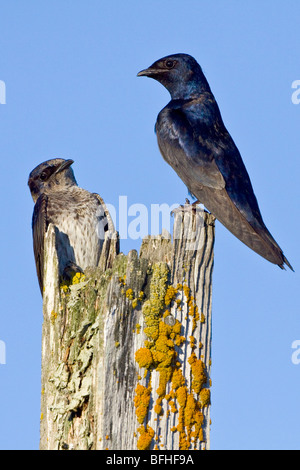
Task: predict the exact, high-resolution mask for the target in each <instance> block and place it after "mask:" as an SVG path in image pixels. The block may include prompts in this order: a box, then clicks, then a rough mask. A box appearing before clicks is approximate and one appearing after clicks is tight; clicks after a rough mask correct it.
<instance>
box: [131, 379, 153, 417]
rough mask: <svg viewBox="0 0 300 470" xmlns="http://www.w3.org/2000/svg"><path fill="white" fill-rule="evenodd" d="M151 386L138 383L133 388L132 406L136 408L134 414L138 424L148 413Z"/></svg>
mask: <svg viewBox="0 0 300 470" xmlns="http://www.w3.org/2000/svg"><path fill="white" fill-rule="evenodd" d="M150 395H151V387H144V386H143V385H140V384H138V385H137V387H136V389H135V397H134V406H135V408H136V410H135V414H136V417H137V420H138V422H139V423H140V424H142V423H143V422H144V419H145V417H146V415H147V413H148V407H149V403H150Z"/></svg>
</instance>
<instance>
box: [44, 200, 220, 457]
mask: <svg viewBox="0 0 300 470" xmlns="http://www.w3.org/2000/svg"><path fill="white" fill-rule="evenodd" d="M117 244H118V243H117V239H116V238H115V239H113V240H106V244H105V246H104V250H103V254H102V260H101V263H100V267H99V268H97V269H93V270H90V271H88V272H86V273H85V276H84V277H80V278H79V277H76V276H75V278H74V279H73V282H72V284H71V285H69V286H60V285H59V284H58V281H57V279H58V263H57V256H56V250H55V227H53V226H50V227H49V229H48V232H47V237H46V242H45V251H46V256H45V274H44V278H45V291H44V306H43V315H44V322H43V333H42V397H41V436H40V448H41V449H109V450H135V449H139V450H142V449H160V450H180V449H181V450H184V449H208V448H209V429H210V385H211V384H210V368H211V288H212V268H213V244H214V218H213V216H212V215H210V214H207V213H206V212H203V211H202V210H199V209H198V210H197V213H193V212H191V211H188V212H187V211H185V212H184V215H183V214H182V213H176V215H175V221H174V230H173V242H172V241H171V236H170V235H169V234H167V233H163V234H162V235H161V236H158V237H150V236H148V237H146V238H145V239H144V240H143V242H142V245H141V249H140V254H139V256H138V254H137V252H136V251H135V250H133V251H131V252H130V253H129V254H128V255H127V256H125V255H124V254H122V253H120V254H118V253H117V250H118V249H117Z"/></svg>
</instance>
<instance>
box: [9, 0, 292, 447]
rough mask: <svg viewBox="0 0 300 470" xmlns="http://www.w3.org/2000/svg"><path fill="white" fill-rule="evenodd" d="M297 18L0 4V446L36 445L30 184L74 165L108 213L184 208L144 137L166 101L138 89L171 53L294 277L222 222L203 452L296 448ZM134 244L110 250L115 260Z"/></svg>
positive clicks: (223, 0) (231, 4)
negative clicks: (195, 73)
mask: <svg viewBox="0 0 300 470" xmlns="http://www.w3.org/2000/svg"><path fill="white" fill-rule="evenodd" d="M299 16H300V3H299V1H298V0H288V1H282V0H280V1H279V0H272V1H271V0H251V2H242V1H240V0H214V1H213V2H212V1H203V0H185V1H184V2H183V1H182V0H180V1H179V0H172V1H171V0H160V1H158V0H151V1H138V0H127V1H126V2H124V1H121V0H110V1H103V0H88V1H83V0H52V1H51V2H50V1H49V0H48V1H45V0H27V1H26V2H24V1H21V0H15V1H14V2H7V1H4V0H0V31H1V34H0V51H1V61H0V80H2V81H4V83H5V85H6V104H5V105H4V104H3V105H2V104H1V105H0V120H1V121H0V122H1V143H0V149H1V158H0V169H1V177H2V181H1V186H0V191H1V211H2V218H1V220H2V230H1V233H0V237H1V245H0V246H1V261H2V263H1V264H2V269H1V272H0V276H1V307H2V308H1V310H2V312H1V316H0V341H2V342H4V343H5V347H6V364H0V403H1V411H0V448H1V449H37V448H38V445H39V416H40V356H41V327H42V301H41V297H40V292H39V288H38V283H37V279H36V273H35V265H34V258H33V252H32V236H31V216H32V210H33V202H32V200H31V196H30V193H29V190H28V187H27V178H28V174H29V172H30V171H31V170H32V169H33V168H34V167H35V166H36V165H37V164H38V163H40V162H42V161H44V160H47V159H49V158H52V157H62V158H72V159H73V160H75V163H74V165H73V168H74V171H75V175H76V178H77V181H78V183H79V185H80V186H82V187H84V188H86V189H88V190H90V191H93V192H98V193H99V194H101V196H102V197H103V198H104V200H105V201H106V202H107V203H110V204H113V205H114V206H115V207H116V208H117V209H118V204H119V196H126V197H127V201H128V206H131V205H132V204H137V203H138V204H143V205H145V206H146V207H147V208H149V209H150V207H151V204H160V203H167V204H169V205H171V204H173V203H182V202H184V200H185V197H186V196H187V190H186V188H185V186H184V184H183V183H182V182H181V181H180V180H179V178H178V177H177V175H176V174H175V173H174V171H173V170H172V169H171V168H170V167H169V166H168V165H167V164H166V163H165V162H164V161H163V159H162V157H161V156H160V154H159V151H158V147H157V143H156V138H155V135H154V123H155V119H156V116H157V114H158V112H159V111H160V109H162V107H163V106H165V105H166V104H167V102H168V101H169V95H168V92H167V91H166V90H165V89H164V88H163V87H162V86H161V85H159V84H158V83H156V82H155V81H154V80H149V79H145V78H137V77H136V74H137V72H138V71H139V70H141V69H143V68H145V67H147V66H149V65H150V64H151V63H152V62H154V61H155V60H157V59H159V58H160V57H162V56H164V55H167V54H171V53H176V52H186V53H189V54H191V55H193V56H194V57H195V58H196V59H197V60H198V62H199V63H200V64H201V66H202V68H203V70H204V72H205V74H206V77H207V79H208V81H209V83H210V86H211V88H212V91H213V93H214V95H215V97H216V99H217V101H218V103H219V106H220V109H221V113H222V116H223V119H224V122H225V125H226V126H227V128H228V130H229V131H230V133H231V135H232V137H233V139H234V140H235V142H236V144H237V146H238V147H239V149H240V152H241V154H242V157H243V159H244V162H245V164H246V167H247V169H248V172H249V174H250V176H251V180H252V183H253V186H254V190H255V193H256V196H257V198H258V201H259V205H260V208H261V211H262V214H263V217H264V220H265V222H266V225H267V226H268V228H269V229H270V231H271V233H272V234H273V236H274V237H275V239H276V240H277V241H278V243H279V244H280V245H281V247H282V248H283V250H284V252H285V255H286V256H287V258H288V259H289V261H290V262H291V264H292V265H293V266H294V269H295V273H292V272H289V271H286V272H284V271H281V270H280V269H279V268H278V267H277V266H274V265H272V264H271V263H268V262H267V261H265V260H264V259H262V258H260V257H259V256H258V255H256V254H255V253H253V252H252V251H250V250H249V249H248V248H247V247H245V246H244V245H243V244H242V243H240V242H239V241H238V240H237V239H235V238H234V237H233V236H232V235H231V234H230V233H229V232H228V231H226V229H224V228H223V227H222V226H221V225H220V224H219V223H217V225H216V243H215V267H214V274H213V357H212V384H213V386H212V427H211V446H212V448H213V449H299V448H300V444H299V443H300V430H299V414H300V413H299V412H300V410H299V391H300V390H299V389H300V364H299V365H297V364H294V363H293V362H292V353H293V349H292V343H293V342H294V341H296V340H299V339H300V329H299V295H298V290H299V271H300V263H299V261H300V260H299V250H298V243H299V240H298V239H299V235H298V234H299V229H300V225H299V123H300V104H299V105H296V104H293V102H292V99H291V98H292V93H293V91H295V90H293V89H292V83H293V82H294V81H295V80H300V69H299V47H298V46H299V40H300V30H299ZM130 220H133V217H130V216H128V221H130ZM139 246H140V239H137V240H131V239H127V240H123V241H122V242H121V250H122V251H124V252H125V253H127V252H128V250H129V249H132V248H136V249H139ZM1 344H3V343H1ZM299 356H300V355H299Z"/></svg>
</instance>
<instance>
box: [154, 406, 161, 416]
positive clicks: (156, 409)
mask: <svg viewBox="0 0 300 470" xmlns="http://www.w3.org/2000/svg"><path fill="white" fill-rule="evenodd" d="M154 412H155V413H156V414H157V415H160V414H161V413H162V406H161V405H158V404H156V405H155V406H154Z"/></svg>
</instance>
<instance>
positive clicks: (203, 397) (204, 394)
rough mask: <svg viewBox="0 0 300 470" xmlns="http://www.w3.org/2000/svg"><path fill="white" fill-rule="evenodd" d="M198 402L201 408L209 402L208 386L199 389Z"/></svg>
mask: <svg viewBox="0 0 300 470" xmlns="http://www.w3.org/2000/svg"><path fill="white" fill-rule="evenodd" d="M200 403H201V406H202V408H205V407H206V406H208V405H209V404H210V390H209V388H203V389H202V390H201V391H200Z"/></svg>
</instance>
